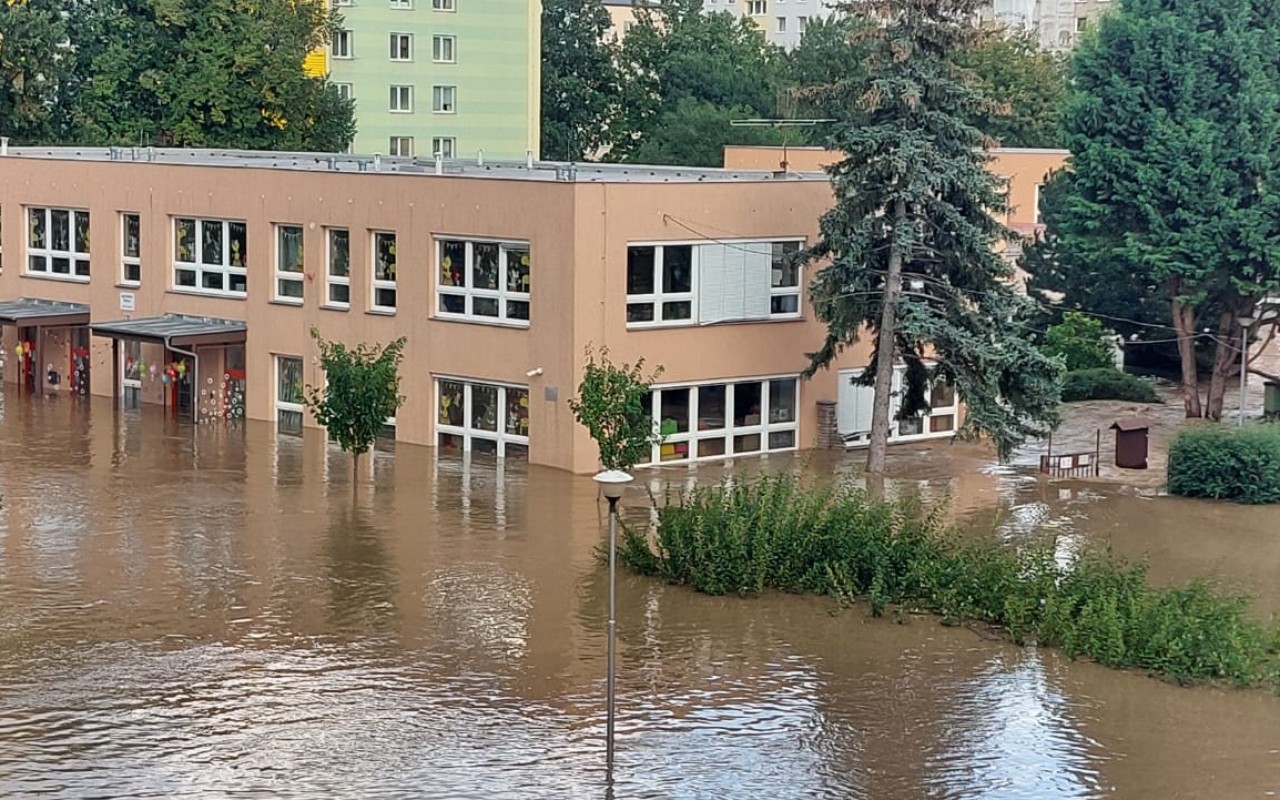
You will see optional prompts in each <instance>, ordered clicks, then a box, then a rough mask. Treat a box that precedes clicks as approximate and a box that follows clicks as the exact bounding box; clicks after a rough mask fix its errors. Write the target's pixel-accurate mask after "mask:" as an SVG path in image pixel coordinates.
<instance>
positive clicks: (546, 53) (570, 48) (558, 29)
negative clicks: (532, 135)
mask: <svg viewBox="0 0 1280 800" xmlns="http://www.w3.org/2000/svg"><path fill="white" fill-rule="evenodd" d="M609 25H610V19H609V12H608V11H606V10H605V7H604V4H603V3H602V2H601V0H543V4H542V157H543V158H550V159H556V160H561V161H576V160H580V159H582V158H584V157H593V156H595V155H596V154H597V153H599V152H600V151H601V150H602V149H603V148H605V147H606V146H607V145H608V144H609V142H610V136H611V135H612V134H613V133H614V131H613V128H614V125H615V119H616V117H617V116H618V114H619V110H620V106H621V102H622V88H621V86H620V84H619V71H618V64H617V52H616V51H617V48H616V46H615V45H614V44H613V43H612V42H610V41H606V40H605V31H607V30H608V29H609Z"/></svg>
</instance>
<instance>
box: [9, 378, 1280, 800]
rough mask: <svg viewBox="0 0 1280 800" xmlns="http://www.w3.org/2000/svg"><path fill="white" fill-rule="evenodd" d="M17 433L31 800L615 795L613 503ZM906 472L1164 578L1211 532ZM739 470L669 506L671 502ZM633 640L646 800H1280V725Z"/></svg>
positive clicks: (670, 606) (1003, 658)
mask: <svg viewBox="0 0 1280 800" xmlns="http://www.w3.org/2000/svg"><path fill="white" fill-rule="evenodd" d="M5 400H6V405H5V408H4V409H3V417H2V418H0V493H3V495H4V496H5V501H6V502H5V505H4V508H3V509H2V510H0V697H3V699H4V702H3V706H2V707H0V796H4V797H25V796H31V795H36V794H40V795H42V796H52V797H67V798H82V797H103V798H139V797H164V798H181V797H193V798H195V797H199V798H205V797H217V796H228V795H231V794H235V795H236V796H243V797H271V798H328V797H360V798H367V797H372V798H381V797H388V798H391V797H394V798H409V797H413V798H419V797H426V798H437V797H438V798H454V797H486V798H487V797H495V798H505V797H511V798H563V797H602V796H604V788H603V746H602V735H603V717H604V715H603V710H604V680H603V670H604V663H603V662H604V657H603V656H604V637H603V630H604V616H605V607H604V604H605V587H606V583H605V575H604V572H603V570H602V569H601V566H600V564H599V562H598V560H597V559H596V556H595V553H594V551H595V548H596V547H597V545H598V544H599V543H600V541H601V538H602V530H603V521H604V505H603V503H602V502H601V501H600V500H599V498H598V497H597V495H596V487H595V486H594V484H592V483H591V481H590V479H589V478H585V477H574V476H569V475H565V474H563V473H558V472H551V471H547V470H541V469H537V468H529V467H527V466H524V465H521V464H509V465H505V466H502V467H500V466H499V465H497V464H494V463H485V462H483V461H479V460H477V461H474V462H456V461H450V460H446V459H437V458H436V454H435V453H434V452H433V451H432V450H428V449H422V448H414V447H409V446H405V445H400V446H398V447H397V448H396V449H395V452H394V453H386V452H378V453H375V454H374V455H373V456H371V457H369V458H367V459H363V460H362V462H363V463H362V465H361V467H360V472H359V478H358V480H356V481H355V483H353V480H352V478H353V475H352V462H351V460H350V457H349V456H347V455H345V454H342V453H340V452H338V451H337V450H335V449H334V448H333V447H331V446H330V445H328V444H327V443H325V442H324V441H323V439H322V438H320V437H315V436H306V437H300V438H289V437H283V438H277V437H276V436H275V434H274V431H273V430H272V429H271V428H270V427H269V426H264V425H258V424H254V423H246V424H245V425H244V426H243V427H242V428H237V429H231V430H228V429H225V428H220V427H218V426H211V425H206V426H200V427H198V428H192V427H191V426H187V425H183V424H178V423H174V422H173V421H172V420H167V419H165V418H164V417H163V415H161V414H158V413H154V411H153V410H150V409H143V410H141V411H138V412H129V413H118V412H114V411H113V409H112V408H111V407H110V406H109V405H108V404H105V403H101V402H97V401H94V402H91V403H82V404H74V405H73V404H70V403H68V404H59V403H58V402H41V401H37V402H34V403H32V402H30V401H29V400H27V399H26V398H16V397H13V396H10V397H7V398H5ZM895 458H896V459H898V460H899V463H898V466H899V467H902V468H903V469H906V470H916V471H917V473H916V474H918V475H919V477H918V478H916V479H913V481H911V482H909V485H908V484H906V483H903V484H899V485H897V487H896V489H895V490H899V491H907V490H909V491H917V492H924V493H926V494H931V496H942V495H944V494H945V495H949V496H950V497H951V498H952V499H953V503H954V504H955V507H956V512H955V513H956V515H957V519H970V520H998V521H999V522H998V523H994V524H993V525H991V526H990V527H988V528H987V530H998V532H999V533H1000V535H1002V536H1005V537H1007V538H1009V539H1011V540H1015V541H1016V540H1019V539H1020V538H1029V537H1032V536H1035V535H1039V534H1040V533H1042V532H1043V531H1044V530H1045V529H1046V528H1047V529H1049V530H1050V531H1052V532H1054V533H1055V534H1056V535H1058V536H1059V538H1061V539H1063V540H1068V539H1069V538H1070V537H1076V539H1077V540H1088V539H1091V538H1097V539H1106V540H1114V541H1115V542H1116V544H1117V545H1118V546H1120V547H1122V548H1129V549H1139V550H1140V549H1144V548H1150V547H1151V546H1152V545H1153V544H1154V543H1156V542H1158V541H1160V540H1159V539H1158V538H1156V537H1154V536H1153V535H1149V536H1148V537H1147V538H1146V539H1143V538H1141V535H1139V536H1138V538H1134V535H1133V534H1126V533H1124V532H1125V531H1129V530H1130V529H1133V528H1136V529H1138V530H1143V529H1144V526H1143V525H1142V520H1145V519H1151V518H1159V519H1160V521H1161V522H1162V524H1164V523H1167V522H1169V520H1173V519H1176V518H1178V517H1188V518H1191V519H1192V520H1195V521H1196V522H1197V524H1201V523H1203V521H1204V519H1203V517H1202V516H1201V517H1197V514H1200V513H1202V512H1198V511H1195V510H1194V509H1202V508H1204V507H1203V506H1195V507H1180V506H1176V505H1171V504H1170V502H1171V501H1165V500H1163V499H1162V500H1160V501H1153V500H1149V499H1141V498H1137V497H1133V496H1126V495H1123V494H1097V493H1091V492H1088V491H1080V492H1069V493H1068V494H1067V495H1065V496H1064V495H1060V494H1059V490H1058V489H1057V488H1052V487H1047V486H1045V485H1043V484H1040V483H1038V482H1036V481H1035V480H1034V479H1032V480H1030V481H1028V480H1026V477H1025V476H1024V475H1022V474H1021V473H1018V472H1016V471H1008V470H999V469H995V470H993V469H989V468H987V466H986V465H985V462H984V461H983V460H982V458H981V457H980V456H978V455H975V454H974V453H973V451H966V450H963V449H944V448H940V447H937V446H930V447H928V448H920V449H918V450H907V451H901V452H900V453H899V454H896V455H895ZM761 467H762V462H741V463H739V464H737V465H735V468H736V469H739V470H745V471H748V472H749V471H751V470H755V469H760V468H761ZM767 467H768V468H769V469H807V470H815V471H819V472H822V473H824V474H831V473H840V472H842V471H847V470H848V462H846V461H841V460H839V459H833V458H832V457H830V456H813V457H801V458H795V459H787V458H776V457H775V458H771V459H770V460H769V462H768V464H767ZM721 469H722V468H720V467H711V468H700V469H695V470H693V471H689V470H684V469H682V470H665V471H662V472H660V473H657V474H656V477H655V476H653V475H651V476H649V477H650V478H651V479H652V481H653V485H654V487H655V490H657V491H659V492H660V491H662V490H663V489H664V487H665V486H666V484H667V483H671V484H672V485H674V486H678V487H680V488H687V486H689V485H691V483H692V482H695V481H706V480H714V479H716V478H717V477H718V476H719V475H720V474H721V472H720V470H721ZM643 494H644V493H643V491H642V490H638V491H637V492H636V493H635V496H634V497H633V498H631V499H630V500H629V502H631V504H632V506H633V509H638V511H639V514H640V515H641V516H642V517H643V515H644V514H645V513H646V512H645V510H644V508H643V506H642V505H641V503H642V498H643ZM1203 513H1207V512H1203ZM1214 513H1221V512H1214ZM1233 513H1234V512H1233ZM1160 515H1164V516H1163V517H1161V516H1160ZM1217 524H1218V525H1219V527H1221V526H1222V525H1223V524H1224V521H1223V520H1219V521H1218V523H1217ZM1230 524H1231V526H1233V527H1234V528H1236V529H1237V530H1239V531H1241V533H1240V535H1241V536H1242V537H1244V538H1245V539H1246V540H1247V541H1250V542H1253V543H1254V544H1255V545H1256V546H1255V548H1254V550H1253V552H1252V558H1253V559H1255V560H1257V559H1261V561H1262V563H1261V565H1251V564H1245V563H1243V562H1242V561H1238V560H1235V559H1240V558H1241V557H1240V556H1239V555H1238V554H1235V552H1234V550H1232V549H1230V548H1219V549H1217V550H1212V549H1210V548H1211V545H1210V544H1209V543H1205V542H1203V541H1201V540H1195V541H1196V546H1198V547H1200V548H1201V550H1200V551H1199V553H1200V555H1201V556H1202V557H1204V556H1206V554H1208V556H1209V557H1204V558H1203V560H1204V561H1206V562H1211V561H1214V559H1216V562H1217V563H1219V564H1220V565H1221V566H1222V567H1223V569H1224V570H1226V571H1228V572H1229V573H1230V574H1239V575H1242V576H1244V578H1245V579H1250V578H1251V577H1253V576H1254V573H1252V572H1250V569H1251V568H1252V569H1257V570H1259V573H1258V574H1259V575H1262V574H1272V573H1266V571H1265V570H1266V565H1267V564H1268V563H1270V564H1272V565H1274V564H1277V563H1280V552H1278V548H1280V545H1276V544H1273V543H1272V540H1273V539H1274V537H1270V538H1267V537H1266V535H1264V534H1265V532H1264V531H1263V530H1262V529H1261V528H1260V527H1257V526H1260V525H1263V524H1264V519H1263V517H1254V516H1250V515H1249V513H1244V514H1243V515H1236V516H1234V517H1232V519H1231V521H1230ZM1266 524H1268V525H1270V524H1272V523H1266ZM1174 530H1177V529H1176V526H1174ZM1267 530H1268V531H1269V530H1271V528H1270V527H1268V528H1267ZM1255 531H1256V536H1255V535H1254V532H1255ZM1186 534H1187V536H1188V537H1189V536H1190V531H1186ZM1174 535H1178V534H1176V533H1175V534H1174ZM1126 536H1127V537H1128V538H1125V537H1126ZM1250 537H1253V538H1250ZM1268 548H1270V549H1268ZM1267 559H1272V560H1271V561H1267ZM1243 560H1244V561H1247V560H1249V559H1243ZM1158 564H1160V565H1162V566H1161V567H1160V569H1163V570H1165V571H1166V572H1168V574H1170V575H1173V576H1176V575H1177V574H1179V571H1180V570H1182V569H1183V567H1184V565H1183V564H1182V563H1181V562H1180V561H1179V560H1178V559H1177V558H1174V557H1169V558H1166V559H1164V560H1163V561H1159V562H1158ZM1160 569H1157V570H1156V571H1155V574H1157V575H1163V574H1164V572H1161V571H1160ZM619 609H620V617H619V635H620V648H621V649H620V662H619V663H620V672H619V678H620V685H619V691H620V696H619V712H620V719H619V734H620V739H619V772H618V784H617V786H616V792H615V796H616V797H618V798H650V797H652V798H703V797H752V796H758V795H767V796H770V797H776V798H828V797H830V798H888V800H897V799H898V798H904V799H905V798H917V797H926V796H927V797H956V798H961V797H1010V798H1013V797H1026V798H1050V799H1052V798H1079V797H1099V796H1102V795H1104V794H1106V795H1111V794H1112V787H1117V788H1116V790H1115V792H1114V794H1116V795H1118V796H1124V797H1139V798H1142V797H1164V796H1168V794H1169V790H1170V789H1171V787H1176V788H1177V790H1178V791H1183V792H1185V793H1186V794H1187V796H1217V797H1228V796H1232V797H1234V796H1249V795H1257V794H1260V793H1261V792H1262V791H1265V790H1267V789H1272V788H1275V786H1276V784H1277V778H1278V777H1280V772H1278V771H1277V770H1278V767H1277V759H1276V756H1275V755H1274V753H1270V754H1269V753H1268V752H1267V748H1266V747H1263V746H1261V745H1260V743H1266V742H1270V743H1272V745H1271V746H1274V742H1276V741H1280V705H1278V704H1277V702H1276V701H1275V699H1274V698H1271V697H1266V696H1259V695H1256V694H1239V693H1212V694H1210V693H1207V692H1206V691H1196V692H1188V691H1183V690H1179V689H1175V688H1173V687H1169V686H1165V685H1163V684H1159V683H1156V682H1154V681H1151V680H1149V679H1147V678H1144V677H1141V676H1135V675H1126V674H1123V673H1116V672H1112V671H1108V670H1104V669H1101V668H1097V667H1094V666H1091V665H1087V664H1070V663H1064V662H1063V661H1061V660H1060V659H1058V658H1057V657H1056V656H1054V655H1053V654H1052V653H1037V652H1035V651H1024V650H1021V649H1018V648H1012V647H1009V646H1006V645H1003V644H1000V643H998V642H992V641H987V640H984V639H982V638H980V637H978V636H975V635H974V633H972V632H970V631H968V630H964V629H946V628H942V627H940V626H938V625H937V624H935V623H934V622H932V621H931V620H918V621H913V622H911V623H910V624H906V625H895V624H893V623H891V622H887V621H871V620H869V619H868V618H867V617H866V616H865V614H864V613H863V611H861V610H859V609H852V610H845V611H839V612H838V611H837V610H836V609H835V608H834V606H833V605H832V604H831V603H830V602H829V601H827V600H825V599H823V598H803V597H776V596H768V597H763V598H755V599H746V600H744V599H739V598H712V597H703V596H698V595H694V594H692V593H690V592H688V591H686V590H684V589H682V588H679V587H668V586H663V585H661V584H658V583H655V582H653V581H651V580H648V579H645V578H642V577H638V576H634V575H629V574H625V573H624V574H623V575H621V576H620V581H619ZM1151 719H1159V720H1162V721H1163V724H1159V725H1152V724H1148V723H1147V722H1146V720H1151ZM1227 762H1229V763H1230V764H1231V769H1229V770H1222V769H1216V768H1214V765H1215V764H1221V763H1227Z"/></svg>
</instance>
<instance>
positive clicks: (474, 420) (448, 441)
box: [436, 378, 529, 459]
mask: <svg viewBox="0 0 1280 800" xmlns="http://www.w3.org/2000/svg"><path fill="white" fill-rule="evenodd" d="M436 444H437V445H438V446H439V447H440V449H441V450H442V451H444V450H453V451H457V452H463V453H487V454H490V455H496V456H497V457H498V458H520V459H525V458H528V457H529V388H528V387H527V386H508V385H504V384H495V383H474V382H471V381H465V380H460V379H457V378H440V379H439V380H437V381H436Z"/></svg>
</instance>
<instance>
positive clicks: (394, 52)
mask: <svg viewBox="0 0 1280 800" xmlns="http://www.w3.org/2000/svg"><path fill="white" fill-rule="evenodd" d="M406 43H407V44H408V47H403V46H402V45H404V44H406ZM406 52H407V55H405V53H406ZM387 55H388V56H389V57H390V60H391V61H398V62H405V61H413V34H412V33H404V32H403V31H396V32H393V33H391V34H389V35H388V37H387Z"/></svg>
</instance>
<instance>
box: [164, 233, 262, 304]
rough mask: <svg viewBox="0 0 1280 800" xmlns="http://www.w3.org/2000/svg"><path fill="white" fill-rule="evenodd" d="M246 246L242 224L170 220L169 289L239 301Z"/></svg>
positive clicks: (243, 282)
mask: <svg viewBox="0 0 1280 800" xmlns="http://www.w3.org/2000/svg"><path fill="white" fill-rule="evenodd" d="M247 243H248V242H247V236H246V232H245V224H244V223H243V222H233V221H230V220H223V219H196V218H193V217H174V220H173V249H174V254H173V260H174V264H173V288H175V289H178V290H182V289H190V290H192V291H195V292H201V293H204V294H226V295H234V296H237V297H243V296H244V293H245V289H246V285H247V283H248V278H247V276H246V274H245V264H246V263H247V259H248V253H247V252H246V247H247Z"/></svg>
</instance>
